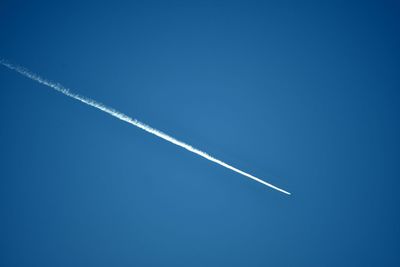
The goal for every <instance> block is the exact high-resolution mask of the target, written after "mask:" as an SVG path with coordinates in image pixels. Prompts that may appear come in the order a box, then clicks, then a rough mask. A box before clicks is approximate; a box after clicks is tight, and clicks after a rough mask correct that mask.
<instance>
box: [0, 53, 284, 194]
mask: <svg viewBox="0 0 400 267" xmlns="http://www.w3.org/2000/svg"><path fill="white" fill-rule="evenodd" d="M0 64H2V65H3V66H5V67H7V68H9V69H11V70H14V71H16V72H18V73H19V74H22V75H23V76H25V77H27V78H29V79H32V80H34V81H36V82H38V83H41V84H43V85H46V86H48V87H50V88H52V89H54V90H56V91H58V92H60V93H62V94H64V95H66V96H69V97H71V98H73V99H76V100H78V101H81V102H83V103H85V104H87V105H89V106H92V107H94V108H97V109H100V110H101V111H104V112H106V113H108V114H110V115H111V116H113V117H115V118H117V119H120V120H122V121H125V122H127V123H129V124H132V125H133V126H136V127H139V128H140V129H142V130H144V131H146V132H148V133H151V134H154V135H156V136H158V137H160V138H162V139H164V140H166V141H168V142H171V143H173V144H175V145H177V146H180V147H182V148H184V149H186V150H189V151H190V152H193V153H195V154H197V155H199V156H200V157H203V158H205V159H208V160H209V161H212V162H215V163H217V164H219V165H221V166H223V167H225V168H227V169H230V170H232V171H234V172H237V173H239V174H241V175H244V176H246V177H248V178H250V179H253V180H255V181H257V182H259V183H262V184H264V185H266V186H268V187H271V188H273V189H275V190H278V191H279V192H282V193H285V194H287V195H290V193H289V192H288V191H285V190H283V189H281V188H279V187H277V186H275V185H272V184H270V183H267V182H265V181H263V180H261V179H259V178H257V177H255V176H253V175H251V174H249V173H247V172H244V171H242V170H239V169H237V168H235V167H233V166H231V165H229V164H227V163H225V162H223V161H221V160H219V159H216V158H214V157H213V156H210V155H209V154H207V153H205V152H203V151H201V150H199V149H197V148H194V147H192V146H191V145H188V144H186V143H184V142H182V141H179V140H177V139H175V138H173V137H171V136H169V135H167V134H165V133H163V132H161V131H159V130H157V129H154V128H152V127H151V126H149V125H147V124H144V123H142V122H140V121H138V120H136V119H133V118H131V117H129V116H127V115H125V114H123V113H121V112H119V111H118V110H115V109H113V108H111V107H108V106H106V105H103V104H102V103H100V102H97V101H95V100H93V99H90V98H87V97H84V96H81V95H79V94H76V93H73V92H72V91H70V90H69V89H68V88H66V87H64V86H62V85H61V84H59V83H54V82H51V81H49V80H46V79H44V78H42V77H40V76H39V75H36V74H34V73H32V72H31V71H29V70H27V69H25V68H23V67H20V66H17V65H13V64H10V63H9V62H7V61H5V60H0Z"/></svg>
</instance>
